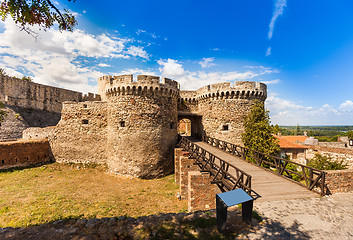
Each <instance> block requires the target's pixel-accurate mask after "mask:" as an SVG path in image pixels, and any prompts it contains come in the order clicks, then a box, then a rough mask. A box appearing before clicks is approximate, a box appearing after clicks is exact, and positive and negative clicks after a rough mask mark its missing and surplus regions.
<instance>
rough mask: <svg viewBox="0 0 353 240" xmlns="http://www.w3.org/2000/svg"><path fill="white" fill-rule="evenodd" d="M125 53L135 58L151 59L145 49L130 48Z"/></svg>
mask: <svg viewBox="0 0 353 240" xmlns="http://www.w3.org/2000/svg"><path fill="white" fill-rule="evenodd" d="M125 52H126V53H127V54H129V55H131V56H134V57H142V58H145V59H148V58H149V54H148V53H147V52H146V51H145V50H144V49H143V47H140V46H138V47H136V46H130V47H129V48H128V50H127V51H125Z"/></svg>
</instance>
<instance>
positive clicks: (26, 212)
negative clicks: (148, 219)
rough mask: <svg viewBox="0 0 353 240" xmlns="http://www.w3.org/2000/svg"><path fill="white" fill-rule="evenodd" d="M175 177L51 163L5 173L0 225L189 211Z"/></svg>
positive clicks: (1, 175) (0, 177)
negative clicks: (131, 174) (125, 174)
mask: <svg viewBox="0 0 353 240" xmlns="http://www.w3.org/2000/svg"><path fill="white" fill-rule="evenodd" d="M176 192H177V186H176V185H175V184H174V175H170V176H167V177H164V178H161V179H156V180H141V179H130V178H124V177H118V176H113V175H111V174H108V173H106V171H105V170H104V169H102V167H96V168H94V167H83V166H82V165H67V164H58V163H54V164H50V165H46V166H42V167H38V168H31V169H24V170H16V171H13V172H2V173H0V227H25V226H30V225H36V224H42V223H45V222H50V221H54V220H58V219H65V218H94V217H97V218H101V217H112V216H122V215H126V216H131V217H137V216H144V215H150V214H158V213H163V212H180V211H185V210H186V209H187V202H186V201H179V200H177V199H176V197H175V195H176Z"/></svg>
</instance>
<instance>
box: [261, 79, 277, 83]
mask: <svg viewBox="0 0 353 240" xmlns="http://www.w3.org/2000/svg"><path fill="white" fill-rule="evenodd" d="M261 82H262V83H264V84H277V83H279V82H281V80H279V79H274V80H269V81H261Z"/></svg>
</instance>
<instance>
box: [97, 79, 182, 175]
mask: <svg viewBox="0 0 353 240" xmlns="http://www.w3.org/2000/svg"><path fill="white" fill-rule="evenodd" d="M98 82H99V84H98V85H99V91H100V94H101V96H102V100H104V101H106V102H107V148H106V151H107V164H108V166H109V168H110V169H111V170H112V171H113V172H116V173H119V174H122V175H130V176H135V177H139V178H154V177H158V176H163V175H165V174H168V173H170V172H172V171H173V159H172V158H173V152H172V151H173V147H174V146H175V145H176V141H177V120H178V113H177V101H178V97H179V84H178V83H177V82H176V81H173V80H171V79H167V78H162V79H161V81H160V78H159V77H155V76H146V75H139V76H138V77H137V81H133V76H132V75H123V76H114V77H112V76H104V77H101V78H99V81H98Z"/></svg>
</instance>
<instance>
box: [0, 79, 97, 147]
mask: <svg viewBox="0 0 353 240" xmlns="http://www.w3.org/2000/svg"><path fill="white" fill-rule="evenodd" d="M100 100H101V99H100V96H99V95H98V94H92V93H88V94H85V95H83V94H82V93H80V92H76V91H71V90H67V89H62V88H57V87H51V86H46V85H42V84H38V83H34V82H29V81H25V80H22V79H17V78H13V77H8V76H4V75H0V101H1V102H3V103H4V104H5V112H6V113H7V115H6V116H5V119H4V121H3V122H1V126H0V141H8V140H16V139H19V138H21V137H22V131H23V130H25V129H27V128H29V127H47V126H55V125H56V124H57V123H58V122H59V120H60V115H61V110H62V103H63V102H64V101H75V102H80V101H100Z"/></svg>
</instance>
